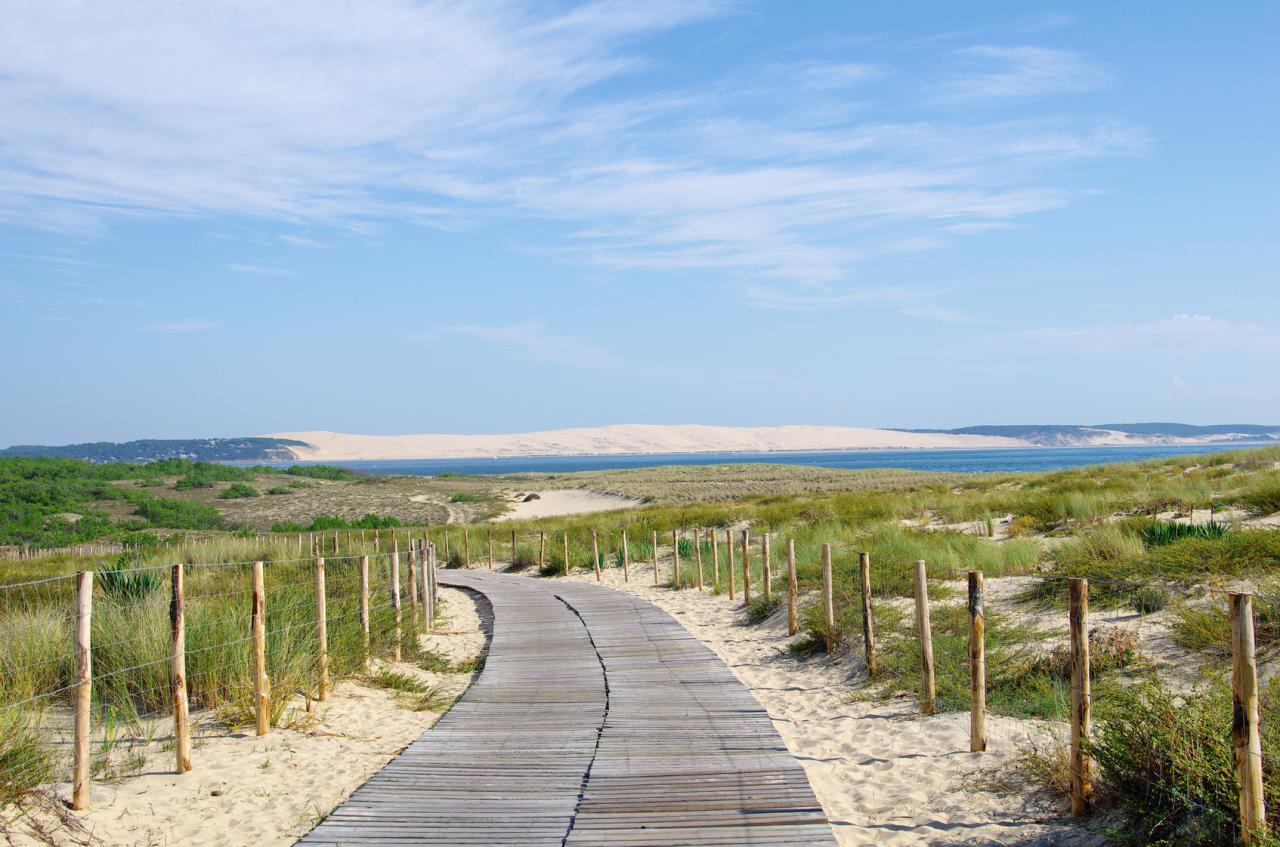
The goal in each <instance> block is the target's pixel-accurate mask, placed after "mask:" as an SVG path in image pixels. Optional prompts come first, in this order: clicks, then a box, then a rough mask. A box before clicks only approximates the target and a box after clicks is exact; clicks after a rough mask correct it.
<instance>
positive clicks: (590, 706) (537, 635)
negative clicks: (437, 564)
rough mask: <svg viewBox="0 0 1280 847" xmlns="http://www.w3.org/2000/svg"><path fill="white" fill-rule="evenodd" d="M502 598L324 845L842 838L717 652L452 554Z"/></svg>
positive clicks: (650, 619) (332, 820)
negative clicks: (441, 696) (441, 710)
mask: <svg viewBox="0 0 1280 847" xmlns="http://www.w3.org/2000/svg"><path fill="white" fill-rule="evenodd" d="M440 582H441V584H449V585H456V586H460V587H467V588H473V589H475V590H478V591H480V592H482V593H483V594H484V595H485V596H486V597H488V599H489V602H490V603H491V604H492V606H493V613H494V628H493V640H492V643H491V644H490V650H489V657H488V660H487V662H486V664H485V669H484V672H483V673H482V674H481V675H480V678H479V679H478V680H477V682H476V683H475V684H474V685H473V686H472V687H471V688H470V689H469V690H468V692H467V693H466V694H465V695H464V696H463V697H462V699H460V700H459V701H458V703H457V705H455V706H454V708H453V709H452V710H451V711H450V712H449V713H448V714H446V715H445V716H444V717H443V718H441V720H440V722H439V723H438V724H437V725H436V727H435V728H434V729H431V730H429V731H428V732H427V733H426V734H424V735H423V737H422V738H420V739H419V740H418V741H416V742H414V743H413V744H411V745H410V746H409V747H408V749H406V750H405V752H404V753H403V754H402V755H401V756H399V757H398V758H397V759H395V760H394V761H392V762H391V763H390V764H389V765H387V767H386V768H384V769H383V770H382V771H380V772H379V773H378V774H377V775H375V776H374V777H373V779H371V780H370V781H369V782H368V783H366V784H365V785H364V786H362V787H361V788H359V789H358V790H357V791H356V792H355V793H354V794H352V796H351V797H350V798H349V799H348V800H347V801H346V802H345V803H343V804H342V805H341V806H339V807H338V808H337V809H336V810H335V811H334V812H333V814H332V815H330V816H329V817H328V818H327V819H326V820H325V821H324V822H323V823H322V824H320V825H319V826H317V827H316V829H315V830H313V831H312V832H311V833H310V834H309V835H307V836H306V837H305V838H303V839H302V842H301V843H302V844H308V845H358V844H414V843H424V844H432V845H455V844H456V845H475V844H488V845H501V844H521V845H525V844H528V845H562V844H565V845H676V844H682V845H801V844H806V845H824V844H827V845H833V844H834V843H835V842H834V839H833V838H832V836H831V830H830V827H829V825H828V824H827V822H826V818H825V816H824V815H823V813H822V809H821V808H820V807H819V805H818V803H817V800H816V799H815V798H814V796H813V791H812V790H811V789H810V787H809V784H808V782H807V780H806V779H805V775H804V771H803V770H802V769H801V768H800V766H799V765H798V764H797V763H796V762H795V760H794V759H792V757H791V756H790V754H789V753H788V752H787V749H786V747H785V745H784V744H783V743H782V739H781V738H780V737H779V736H778V734H777V733H776V732H775V731H774V729H773V726H772V724H771V722H770V720H769V717H768V715H767V714H766V713H765V711H764V709H762V708H761V707H760V705H759V704H758V703H756V701H755V699H754V698H753V697H752V696H751V694H750V693H749V692H748V691H747V690H746V689H745V688H743V686H742V685H741V684H740V683H739V682H738V681H737V679H736V678H735V677H734V676H733V674H732V673H731V672H730V671H729V669H728V668H726V667H725V666H724V664H723V663H722V662H721V661H720V660H719V659H718V658H716V656H715V655H714V654H713V653H711V652H710V651H709V650H707V649H706V648H705V647H703V646H702V644H700V643H699V642H698V641H697V640H696V639H694V638H693V637H692V636H690V635H689V634H688V633H686V632H685V631H684V629H683V628H682V627H681V626H680V625H679V624H678V623H676V622H675V621H674V620H673V619H672V618H671V617H670V616H668V615H667V614H666V613H665V612H663V611H661V610H659V609H657V608H656V607H654V606H653V605H652V604H650V603H648V602H646V601H644V600H641V599H639V598H637V597H634V596H632V595H629V594H625V593H622V592H619V591H614V590H612V589H608V588H601V587H599V586H595V585H586V584H582V583H566V582H560V581H551V580H536V579H528V578H525V577H520V576H509V575H505V574H494V573H473V572H457V571H441V572H440Z"/></svg>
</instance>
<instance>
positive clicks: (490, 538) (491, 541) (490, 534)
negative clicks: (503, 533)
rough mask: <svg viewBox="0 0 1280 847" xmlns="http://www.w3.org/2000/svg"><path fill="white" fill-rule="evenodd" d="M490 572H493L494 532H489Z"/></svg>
mask: <svg viewBox="0 0 1280 847" xmlns="http://www.w3.org/2000/svg"><path fill="white" fill-rule="evenodd" d="M489 570H493V530H489Z"/></svg>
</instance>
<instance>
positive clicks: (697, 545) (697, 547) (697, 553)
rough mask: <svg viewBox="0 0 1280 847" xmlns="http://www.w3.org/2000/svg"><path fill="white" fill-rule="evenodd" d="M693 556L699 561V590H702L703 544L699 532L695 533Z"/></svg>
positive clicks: (695, 531)
mask: <svg viewBox="0 0 1280 847" xmlns="http://www.w3.org/2000/svg"><path fill="white" fill-rule="evenodd" d="M693 556H694V558H695V559H697V560H698V590H699V591H701V590H702V543H701V539H700V538H699V533H698V530H696V529H695V530H694V531H693Z"/></svg>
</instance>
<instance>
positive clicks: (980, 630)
mask: <svg viewBox="0 0 1280 847" xmlns="http://www.w3.org/2000/svg"><path fill="white" fill-rule="evenodd" d="M983 588H984V584H983V579H982V571H969V752H970V753H981V752H983V751H984V750H986V749H987V645H986V631H985V629H986V627H985V623H986V621H985V619H984V615H983V608H982V600H983V597H982V595H983Z"/></svg>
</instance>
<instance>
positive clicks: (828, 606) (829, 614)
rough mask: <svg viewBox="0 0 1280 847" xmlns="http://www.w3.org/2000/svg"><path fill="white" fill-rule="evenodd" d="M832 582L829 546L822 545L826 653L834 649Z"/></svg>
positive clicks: (834, 605) (834, 616) (834, 624)
mask: <svg viewBox="0 0 1280 847" xmlns="http://www.w3.org/2000/svg"><path fill="white" fill-rule="evenodd" d="M833 581H834V575H833V574H832V572H831V545H830V544H823V545H822V612H823V621H824V622H825V624H826V625H825V626H824V627H823V636H824V637H825V641H826V647H827V652H828V653H830V652H831V651H832V650H833V649H834V648H835V638H836V604H835V590H834V588H833V586H832V585H831V583H832V582H833Z"/></svg>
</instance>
